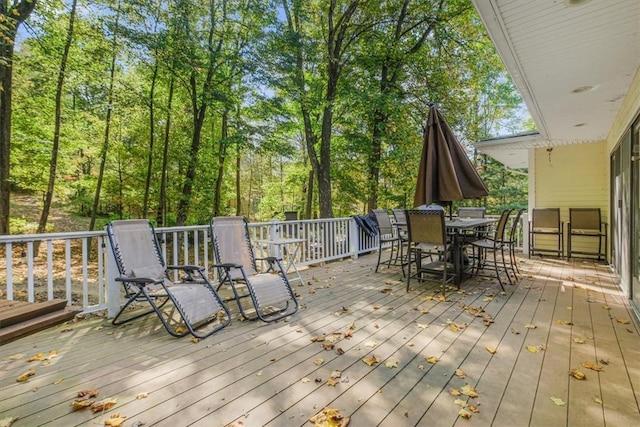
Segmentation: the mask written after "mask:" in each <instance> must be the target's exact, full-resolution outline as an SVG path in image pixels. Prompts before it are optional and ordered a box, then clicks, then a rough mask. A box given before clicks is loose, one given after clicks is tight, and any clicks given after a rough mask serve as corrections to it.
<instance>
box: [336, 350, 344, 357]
mask: <svg viewBox="0 0 640 427" xmlns="http://www.w3.org/2000/svg"><path fill="white" fill-rule="evenodd" d="M336 354H337V355H338V356H342V355H343V354H344V350H343V349H342V348H336Z"/></svg>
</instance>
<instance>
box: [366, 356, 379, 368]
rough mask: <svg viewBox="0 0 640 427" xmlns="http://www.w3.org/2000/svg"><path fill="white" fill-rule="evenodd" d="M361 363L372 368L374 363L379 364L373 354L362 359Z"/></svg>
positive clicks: (377, 358)
mask: <svg viewBox="0 0 640 427" xmlns="http://www.w3.org/2000/svg"><path fill="white" fill-rule="evenodd" d="M362 361H363V362H364V363H366V364H367V365H369V366H373V365H375V364H376V363H378V362H380V358H379V357H378V356H376V355H375V354H372V355H371V356H369V357H365V358H364V359H362Z"/></svg>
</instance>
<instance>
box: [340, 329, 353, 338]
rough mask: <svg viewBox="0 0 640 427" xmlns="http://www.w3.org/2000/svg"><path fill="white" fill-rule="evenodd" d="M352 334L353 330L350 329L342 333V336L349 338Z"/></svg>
mask: <svg viewBox="0 0 640 427" xmlns="http://www.w3.org/2000/svg"><path fill="white" fill-rule="evenodd" d="M352 336H353V332H351V331H347V332H345V333H344V334H342V337H343V338H351V337H352Z"/></svg>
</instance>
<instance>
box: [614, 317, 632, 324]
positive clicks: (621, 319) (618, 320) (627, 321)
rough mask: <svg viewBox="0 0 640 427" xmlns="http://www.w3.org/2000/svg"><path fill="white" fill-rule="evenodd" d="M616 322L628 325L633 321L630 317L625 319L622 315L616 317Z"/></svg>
mask: <svg viewBox="0 0 640 427" xmlns="http://www.w3.org/2000/svg"><path fill="white" fill-rule="evenodd" d="M616 322H618V323H622V324H623V325H627V324H629V323H631V322H630V321H629V319H623V318H622V317H616Z"/></svg>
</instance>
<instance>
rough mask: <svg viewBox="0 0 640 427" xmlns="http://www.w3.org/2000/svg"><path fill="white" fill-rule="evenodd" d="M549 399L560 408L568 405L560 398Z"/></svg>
mask: <svg viewBox="0 0 640 427" xmlns="http://www.w3.org/2000/svg"><path fill="white" fill-rule="evenodd" d="M549 399H551V400H552V401H553V403H555V404H556V405H558V406H564V405H566V404H567V402H565V401H564V400H562V399H560V398H559V397H553V396H551V397H549Z"/></svg>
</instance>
